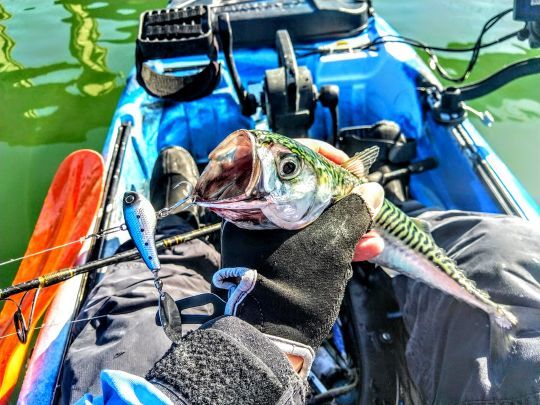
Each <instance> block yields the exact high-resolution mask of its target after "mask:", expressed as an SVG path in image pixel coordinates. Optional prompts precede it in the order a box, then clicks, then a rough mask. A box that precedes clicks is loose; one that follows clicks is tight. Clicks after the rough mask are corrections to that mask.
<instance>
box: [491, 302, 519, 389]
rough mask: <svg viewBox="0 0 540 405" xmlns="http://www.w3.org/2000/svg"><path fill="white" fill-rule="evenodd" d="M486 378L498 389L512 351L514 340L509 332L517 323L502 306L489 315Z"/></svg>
mask: <svg viewBox="0 0 540 405" xmlns="http://www.w3.org/2000/svg"><path fill="white" fill-rule="evenodd" d="M489 319H490V326H491V327H490V330H489V357H488V377H489V381H490V382H491V384H492V386H494V387H498V386H500V384H501V383H502V381H503V380H504V376H505V372H506V369H507V368H506V366H507V363H508V360H509V358H510V355H511V353H512V350H513V345H514V343H515V339H514V336H513V333H512V332H511V331H510V330H509V329H510V328H511V327H512V326H513V325H515V323H516V322H517V318H516V317H515V316H514V314H512V313H510V312H509V311H507V310H506V309H504V308H503V307H502V306H500V305H499V306H498V308H497V312H496V313H494V314H493V315H490V317H489Z"/></svg>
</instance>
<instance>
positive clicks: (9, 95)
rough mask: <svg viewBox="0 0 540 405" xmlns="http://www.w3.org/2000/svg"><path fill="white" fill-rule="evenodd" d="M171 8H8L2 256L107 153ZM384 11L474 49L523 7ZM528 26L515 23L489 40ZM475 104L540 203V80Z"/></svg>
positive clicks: (32, 1)
mask: <svg viewBox="0 0 540 405" xmlns="http://www.w3.org/2000/svg"><path fill="white" fill-rule="evenodd" d="M164 3H165V1H163V0H160V1H157V0H152V1H148V0H145V1H135V0H118V1H114V2H113V1H90V0H88V1H82V0H81V1H77V0H71V1H70V0H57V1H53V0H12V1H3V2H0V175H1V176H2V180H1V181H0V207H1V208H0V261H2V260H4V259H7V258H11V257H15V256H19V255H21V254H23V253H24V250H25V247H26V243H27V241H28V238H29V236H30V234H31V232H32V230H33V226H34V223H35V221H36V219H37V217H38V215H39V211H40V208H41V204H42V202H43V198H44V196H45V193H46V191H47V188H48V186H49V183H50V181H51V179H52V177H53V175H54V173H55V171H56V168H57V166H58V164H59V163H60V162H61V161H62V159H63V158H64V157H65V156H66V155H67V154H68V153H69V152H71V151H73V150H76V149H79V148H83V147H86V148H93V149H96V150H100V149H101V146H102V142H103V139H104V136H105V134H106V132H107V128H108V126H109V123H110V119H111V116H112V113H113V111H114V108H115V105H116V102H117V100H118V98H119V96H120V94H121V91H122V88H123V85H124V81H125V79H126V77H127V74H128V72H129V70H130V69H131V67H132V66H133V44H134V41H135V35H136V31H137V26H138V15H139V13H141V12H142V11H144V10H146V9H150V8H157V7H161V6H162V5H163V4H164ZM374 5H375V7H376V9H377V11H378V12H379V14H381V15H383V16H384V17H386V18H387V20H388V21H389V22H390V23H391V24H393V25H394V26H395V28H397V29H398V30H399V31H400V32H401V33H402V34H404V35H407V36H409V37H414V38H418V39H420V40H423V41H425V42H428V43H431V44H436V45H449V44H451V45H456V46H458V45H459V46H461V45H465V44H471V43H472V41H473V40H474V39H475V38H476V35H477V34H478V31H479V30H480V27H481V25H482V24H483V22H484V21H485V20H486V19H487V18H489V17H490V16H491V15H493V14H495V13H497V12H498V11H500V10H502V9H503V8H504V7H507V6H509V5H511V2H504V4H501V2H491V1H488V0H472V1H471V0H469V1H466V0H459V1H458V0H456V1H454V2H441V1H435V0H430V1H425V0H410V1H400V2H397V1H392V0H375V1H374ZM517 27H519V25H518V24H516V23H513V22H512V21H511V19H510V18H506V19H505V20H504V22H503V23H501V24H500V25H499V26H497V29H495V30H494V32H493V33H492V34H491V35H490V36H489V38H495V37H498V36H500V35H502V34H504V33H506V32H509V31H511V30H515V29H516V28H517ZM489 38H488V39H489ZM527 49H528V48H527V46H526V44H523V43H520V42H518V41H511V42H508V43H506V44H503V45H500V46H497V47H494V48H492V49H490V50H487V51H486V52H484V53H483V54H482V56H481V58H480V62H479V64H478V67H477V68H476V70H475V74H473V76H472V77H471V80H475V79H478V78H480V77H483V76H485V75H487V74H489V73H490V72H492V71H493V70H495V69H497V68H500V67H502V66H504V65H505V64H508V63H510V62H511V61H513V60H515V59H519V58H524V57H525V56H533V55H538V54H540V51H530V50H527ZM450 57H451V58H450ZM440 60H441V62H443V63H444V64H445V65H446V66H447V67H449V68H451V69H455V70H457V71H461V70H462V69H464V67H465V65H466V59H465V57H464V56H457V55H442V56H441V58H440ZM471 104H472V105H473V106H474V107H475V108H477V109H479V110H482V109H486V108H487V109H489V110H490V111H491V112H492V114H493V115H494V116H495V119H496V124H495V125H494V126H493V127H492V128H490V129H488V128H485V129H482V132H483V133H484V134H485V136H486V137H487V138H488V139H489V140H490V142H491V143H492V145H493V147H494V148H495V149H496V151H497V152H498V153H499V154H500V155H501V157H502V158H503V159H505V160H506V161H507V162H508V164H509V166H510V167H511V168H512V170H513V171H514V173H515V174H516V175H517V176H518V177H519V178H520V179H521V180H522V181H523V183H524V184H525V186H526V187H527V188H528V189H529V190H530V191H531V194H532V195H533V196H534V197H535V199H536V200H537V201H540V182H539V181H538V179H537V174H538V172H539V169H540V164H539V159H538V157H537V154H538V153H539V152H540V77H530V78H527V79H523V80H521V81H518V82H515V83H513V84H511V85H509V86H507V87H506V88H504V89H502V90H500V91H498V92H497V93H496V94H493V95H490V96H487V97H484V98H483V99H480V100H477V101H474V102H473V103H471ZM15 269H16V266H11V267H9V268H6V267H4V268H1V269H0V285H6V284H8V283H9V282H10V280H11V278H12V274H13V272H14V271H15Z"/></svg>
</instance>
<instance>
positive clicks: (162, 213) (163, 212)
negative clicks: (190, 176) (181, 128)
mask: <svg viewBox="0 0 540 405" xmlns="http://www.w3.org/2000/svg"><path fill="white" fill-rule="evenodd" d="M183 184H187V185H188V192H187V194H188V196H187V197H186V198H184V199H181V200H180V201H178V202H177V203H176V204H174V205H172V206H171V207H165V208H162V209H160V210H159V211H157V212H156V217H157V218H158V220H159V219H163V218H165V217H168V216H169V215H171V214H173V211H175V213H176V212H180V211H184V210H187V209H188V208H189V207H191V206H193V205H194V204H195V203H196V201H195V196H193V195H192V194H193V185H192V184H191V183H189V182H187V181H181V182H180V183H178V184H177V185H176V186H174V187H173V189H174V188H178V187H180V186H181V185H183ZM186 203H188V205H186V206H184V207H182V206H183V205H184V204H186ZM180 207H182V208H181V209H179V208H180ZM125 230H127V226H126V224H121V225H118V226H114V227H112V228H108V229H104V230H103V231H101V232H98V233H92V234H90V235H87V236H83V237H81V238H79V239H77V240H72V241H71V242H66V243H63V244H61V245H57V246H53V247H50V248H47V249H43V250H40V251H38V252H34V253H30V254H28V255H24V256H20V257H16V258H13V259H9V260H6V261H3V262H0V267H2V266H5V265H8V264H10V263H14V262H18V261H21V260H24V259H27V258H30V257H34V256H39V255H42V254H44V253H48V252H51V251H53V250H57V249H62V248H65V247H67V246H71V245H74V244H76V243H80V244H81V245H82V244H83V243H84V242H85V241H87V240H89V239H93V238H95V239H96V240H97V239H100V238H103V237H104V236H107V235H110V234H113V233H116V232H120V231H125Z"/></svg>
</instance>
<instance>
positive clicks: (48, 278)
mask: <svg viewBox="0 0 540 405" xmlns="http://www.w3.org/2000/svg"><path fill="white" fill-rule="evenodd" d="M220 228H221V223H217V224H213V225H208V226H205V227H202V228H200V229H196V230H194V231H190V232H186V233H182V234H178V235H174V236H171V237H169V238H166V239H163V240H161V241H159V242H156V249H157V250H161V249H167V248H170V247H173V246H177V245H181V244H182V243H186V242H189V241H190V240H193V239H196V238H200V237H203V236H207V235H210V234H212V233H214V232H217V231H218V230H219V229H220ZM140 257H141V254H140V253H139V251H138V250H137V249H136V248H133V249H130V250H126V251H125V252H121V253H117V254H115V255H113V256H109V257H105V258H103V259H97V260H94V261H91V262H88V263H86V264H83V265H81V266H77V267H72V268H68V269H62V270H59V271H57V272H54V273H50V274H46V275H44V276H40V277H37V278H34V279H32V280H28V281H24V282H22V283H19V284H15V285H11V286H9V287H6V288H3V289H0V300H5V299H7V298H9V297H11V296H12V295H15V294H18V293H21V292H25V291H30V290H33V289H36V288H43V287H48V286H51V285H54V284H58V283H61V282H62V281H66V280H69V279H70V278H73V277H75V276H78V275H79V274H86V273H89V272H91V271H94V270H96V269H99V268H101V267H104V266H108V265H111V264H116V263H121V262H125V261H128V260H136V259H139V258H140Z"/></svg>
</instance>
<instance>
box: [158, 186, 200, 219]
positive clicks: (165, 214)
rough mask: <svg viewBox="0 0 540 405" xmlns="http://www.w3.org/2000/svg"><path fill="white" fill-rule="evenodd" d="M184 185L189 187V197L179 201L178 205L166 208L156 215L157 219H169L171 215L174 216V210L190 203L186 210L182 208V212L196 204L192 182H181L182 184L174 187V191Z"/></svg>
mask: <svg viewBox="0 0 540 405" xmlns="http://www.w3.org/2000/svg"><path fill="white" fill-rule="evenodd" d="M182 184H187V187H188V192H187V197H186V198H183V199H181V200H179V201H178V202H177V203H176V204H173V205H171V206H170V207H165V208H162V209H160V210H159V211H158V212H157V213H156V215H157V217H158V218H159V219H163V218H165V217H168V216H169V215H171V214H172V212H173V211H174V210H176V209H177V208H179V207H181V206H182V205H184V204H185V203H188V202H189V204H188V205H186V206H185V207H184V208H182V211H184V210H187V209H188V208H189V207H191V206H192V205H194V204H195V196H194V195H193V194H192V193H193V185H192V184H191V183H190V182H188V181H181V182H180V183H178V184H177V185H176V186H174V187H173V190H174V189H176V188H178V187H180V186H181V185H182Z"/></svg>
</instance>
